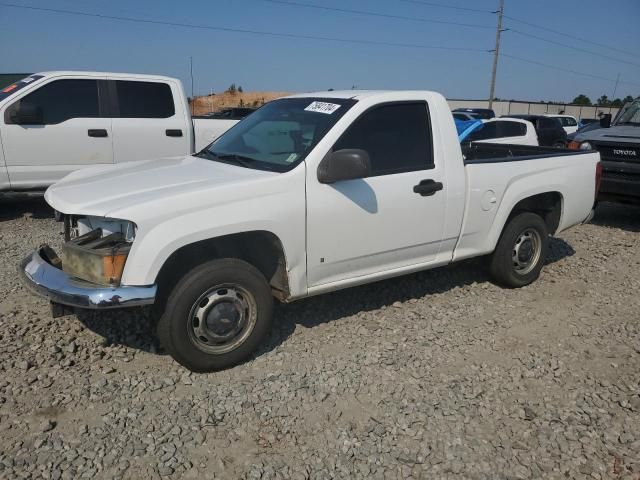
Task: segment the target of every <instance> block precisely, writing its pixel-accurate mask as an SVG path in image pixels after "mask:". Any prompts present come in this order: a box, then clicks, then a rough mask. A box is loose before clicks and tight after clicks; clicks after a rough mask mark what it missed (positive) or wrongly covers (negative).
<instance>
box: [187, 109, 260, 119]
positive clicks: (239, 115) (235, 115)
mask: <svg viewBox="0 0 640 480" xmlns="http://www.w3.org/2000/svg"><path fill="white" fill-rule="evenodd" d="M255 110H256V109H255V108H249V107H233V108H225V109H223V110H220V111H219V112H209V113H207V114H205V115H202V117H204V118H223V119H227V120H242V119H243V118H244V117H246V116H247V115H249V114H251V113H253V112H255ZM194 118H199V117H194Z"/></svg>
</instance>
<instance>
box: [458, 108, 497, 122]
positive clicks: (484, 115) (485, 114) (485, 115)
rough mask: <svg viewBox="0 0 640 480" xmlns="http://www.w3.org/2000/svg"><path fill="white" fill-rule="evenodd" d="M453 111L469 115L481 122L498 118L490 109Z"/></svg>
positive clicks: (460, 109) (459, 109)
mask: <svg viewBox="0 0 640 480" xmlns="http://www.w3.org/2000/svg"><path fill="white" fill-rule="evenodd" d="M452 111H453V112H462V113H468V114H470V115H473V116H474V117H475V118H479V119H481V120H488V119H490V118H494V117H495V116H496V114H495V112H494V111H493V110H491V109H490V108H454V109H453V110H452Z"/></svg>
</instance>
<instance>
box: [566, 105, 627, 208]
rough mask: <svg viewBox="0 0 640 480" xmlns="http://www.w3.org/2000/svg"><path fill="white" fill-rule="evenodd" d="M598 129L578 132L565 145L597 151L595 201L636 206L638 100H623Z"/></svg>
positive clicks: (602, 121) (604, 118)
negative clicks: (599, 165)
mask: <svg viewBox="0 0 640 480" xmlns="http://www.w3.org/2000/svg"><path fill="white" fill-rule="evenodd" d="M601 126H602V128H599V129H597V130H590V131H586V132H584V133H579V132H578V134H577V135H576V136H575V137H574V138H573V140H572V141H571V142H570V143H569V145H568V147H569V148H572V149H576V150H592V149H593V150H598V152H600V158H601V159H602V167H603V176H602V183H601V185H600V193H599V194H598V200H602V201H610V202H619V203H633V204H636V205H640V99H636V100H634V101H633V102H629V103H627V104H626V105H625V106H624V107H623V108H622V109H621V110H620V112H619V113H618V115H617V116H616V118H615V120H614V121H613V122H611V117H610V116H605V117H603V119H602V120H601Z"/></svg>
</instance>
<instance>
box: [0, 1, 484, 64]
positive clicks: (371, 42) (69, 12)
mask: <svg viewBox="0 0 640 480" xmlns="http://www.w3.org/2000/svg"><path fill="white" fill-rule="evenodd" d="M0 7H9V8H17V9H24V10H34V11H40V12H48V13H58V14H65V15H75V16H81V17H92V18H100V19H103V20H117V21H124V22H133V23H146V24H152V25H164V26H172V27H182V28H195V29H200V30H214V31H219V32H232V33H245V34H251V35H262V36H269V37H281V38H299V39H305V40H319V41H327V42H339V43H353V44H362V45H380V46H386V47H402V48H421V49H433V50H451V51H460V52H483V53H485V52H488V51H489V50H488V49H481V48H468V47H449V46H446V47H445V46H439V45H423V44H416V43H396V42H383V41H377V40H361V39H350V38H339V37H324V36H317V35H302V34H295V33H282V32H269V31H262V30H249V29H241V28H229V27H214V26H212V25H201V24H194V23H181V22H169V21H165V20H152V19H147V18H139V17H124V16H119V15H105V14H101V13H89V12H81V11H78V10H64V9H59V8H46V7H33V6H30V5H16V4H13V3H5V2H0Z"/></svg>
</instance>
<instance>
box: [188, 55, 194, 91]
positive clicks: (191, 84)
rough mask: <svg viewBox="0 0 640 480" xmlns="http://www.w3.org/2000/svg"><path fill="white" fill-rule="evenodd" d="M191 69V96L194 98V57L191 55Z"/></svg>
mask: <svg viewBox="0 0 640 480" xmlns="http://www.w3.org/2000/svg"><path fill="white" fill-rule="evenodd" d="M189 71H190V73H191V98H193V57H189Z"/></svg>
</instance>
